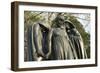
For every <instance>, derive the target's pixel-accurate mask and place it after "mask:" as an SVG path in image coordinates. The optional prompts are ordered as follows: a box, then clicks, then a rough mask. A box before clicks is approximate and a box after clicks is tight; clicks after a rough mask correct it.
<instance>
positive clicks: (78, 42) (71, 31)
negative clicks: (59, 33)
mask: <svg viewBox="0 0 100 73" xmlns="http://www.w3.org/2000/svg"><path fill="white" fill-rule="evenodd" d="M65 25H66V30H67V33H68V36H69V39H70V42H71V44H72V45H73V48H74V49H73V50H75V52H76V54H77V58H78V59H85V58H87V54H86V50H85V49H84V43H83V39H82V37H81V35H80V33H79V32H78V30H77V29H76V28H75V26H74V24H73V23H72V22H70V21H68V20H66V21H65Z"/></svg>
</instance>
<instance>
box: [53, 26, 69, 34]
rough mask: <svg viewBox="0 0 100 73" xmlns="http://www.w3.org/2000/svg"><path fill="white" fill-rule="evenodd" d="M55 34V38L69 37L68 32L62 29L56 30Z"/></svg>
mask: <svg viewBox="0 0 100 73" xmlns="http://www.w3.org/2000/svg"><path fill="white" fill-rule="evenodd" d="M53 34H54V35H55V36H67V33H66V30H64V29H60V28H55V29H54V32H53Z"/></svg>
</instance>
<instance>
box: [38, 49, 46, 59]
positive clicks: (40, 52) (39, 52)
mask: <svg viewBox="0 0 100 73" xmlns="http://www.w3.org/2000/svg"><path fill="white" fill-rule="evenodd" d="M37 54H38V56H42V57H45V54H44V53H43V52H42V51H40V50H39V51H37Z"/></svg>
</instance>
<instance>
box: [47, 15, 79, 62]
mask: <svg viewBox="0 0 100 73" xmlns="http://www.w3.org/2000/svg"><path fill="white" fill-rule="evenodd" d="M56 20H57V24H56V27H55V28H52V29H51V30H50V32H49V35H48V49H49V52H48V54H47V55H46V56H47V57H48V58H50V59H51V60H64V59H76V58H77V55H76V52H74V51H73V49H74V48H73V46H72V45H71V44H70V39H69V36H68V34H67V32H66V27H65V23H64V17H63V16H61V15H60V14H58V16H57V18H56Z"/></svg>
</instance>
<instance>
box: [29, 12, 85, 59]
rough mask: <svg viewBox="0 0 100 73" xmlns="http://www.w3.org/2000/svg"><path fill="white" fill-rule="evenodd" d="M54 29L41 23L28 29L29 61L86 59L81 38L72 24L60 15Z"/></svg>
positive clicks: (56, 19)
mask: <svg viewBox="0 0 100 73" xmlns="http://www.w3.org/2000/svg"><path fill="white" fill-rule="evenodd" d="M55 21H57V23H56V24H55V26H54V27H51V28H47V27H45V26H44V25H43V24H42V23H37V24H35V25H32V26H30V27H29V30H28V33H29V34H28V39H29V41H28V43H29V51H28V52H29V61H41V60H67V59H68V60H70V59H85V58H87V55H86V51H85V49H84V44H83V40H82V37H81V35H80V33H79V32H78V30H77V29H76V28H75V26H74V24H73V23H72V22H70V21H68V20H65V18H64V16H62V15H61V14H60V13H59V14H58V15H57V17H56V18H55Z"/></svg>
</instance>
